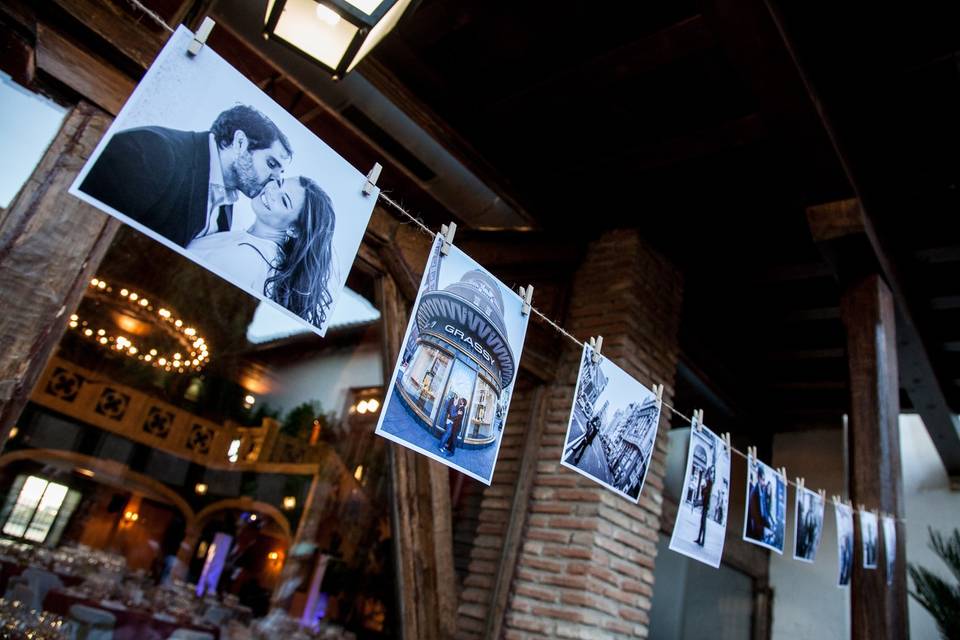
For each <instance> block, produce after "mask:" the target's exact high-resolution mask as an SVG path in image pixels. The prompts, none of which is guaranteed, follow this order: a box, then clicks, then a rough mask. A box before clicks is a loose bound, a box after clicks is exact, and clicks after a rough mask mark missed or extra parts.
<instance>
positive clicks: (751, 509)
mask: <svg viewBox="0 0 960 640" xmlns="http://www.w3.org/2000/svg"><path fill="white" fill-rule="evenodd" d="M744 511H745V513H744V515H743V539H744V540H746V541H747V542H752V543H753V544H756V545H759V546H761V547H766V548H767V549H771V550H773V551H776V552H777V553H779V554H781V555H783V540H784V538H785V537H786V529H787V483H786V479H785V478H784V477H783V476H782V475H780V473H778V472H777V471H776V470H775V469H773V467H770V466H769V465H767V464H766V463H764V462H761V461H760V460H757V459H756V458H753V457H750V458H747V508H746V509H745V510H744Z"/></svg>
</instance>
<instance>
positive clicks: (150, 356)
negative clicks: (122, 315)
mask: <svg viewBox="0 0 960 640" xmlns="http://www.w3.org/2000/svg"><path fill="white" fill-rule="evenodd" d="M90 289H91V294H92V295H93V296H95V297H99V298H108V302H111V303H114V304H115V303H116V302H117V301H116V300H115V297H116V296H117V295H119V297H120V299H121V300H120V302H127V303H129V305H130V309H131V310H132V311H133V312H134V313H136V314H138V315H141V316H142V314H143V313H144V312H145V311H146V312H147V313H150V312H153V313H155V314H156V316H157V319H156V320H153V322H154V324H157V325H159V326H160V327H161V328H163V329H164V331H165V332H166V333H167V334H168V335H170V336H171V337H173V338H174V339H176V341H177V342H178V343H179V348H180V349H181V350H187V349H190V357H189V358H184V357H183V356H182V354H181V353H180V351H175V352H174V353H173V355H172V356H165V355H161V354H160V352H159V351H158V350H157V349H156V348H151V347H148V346H146V345H143V344H136V343H135V342H134V339H133V338H131V337H129V336H127V335H123V334H121V333H117V334H116V335H114V334H113V333H112V331H109V330H108V329H105V328H91V326H90V323H91V321H88V320H84V319H82V318H81V317H80V316H79V315H78V314H76V313H74V314H71V315H70V320H69V322H68V326H69V328H70V329H75V330H77V331H78V333H79V334H80V335H81V336H83V337H86V338H90V339H92V340H93V342H94V344H96V345H98V346H101V347H107V348H108V349H110V350H112V351H115V352H117V353H120V354H123V355H125V356H127V357H128V358H136V359H137V360H138V361H140V362H143V363H144V364H149V365H150V366H152V367H157V368H162V369H164V370H165V371H176V372H177V373H185V372H186V371H188V370H189V371H194V372H196V371H200V370H201V369H202V368H203V366H204V365H205V364H206V363H207V362H208V361H209V360H210V358H211V354H210V350H209V348H208V347H207V343H206V340H205V339H204V338H203V337H201V336H199V335H198V333H197V329H196V328H195V327H186V326H185V325H184V322H183V320H182V319H180V318H175V317H174V315H173V312H171V311H170V310H169V309H166V308H159V309H157V310H156V311H154V308H153V306H152V305H151V304H150V299H149V298H147V297H144V296H143V295H141V294H139V293H137V292H136V291H131V290H130V289H128V288H126V287H123V288H121V289H120V290H119V292H117V293H114V289H113V287H111V286H110V285H109V283H107V282H106V281H105V280H103V279H102V278H92V279H91V280H90ZM94 327H95V325H94Z"/></svg>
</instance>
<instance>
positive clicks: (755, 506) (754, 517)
mask: <svg viewBox="0 0 960 640" xmlns="http://www.w3.org/2000/svg"><path fill="white" fill-rule="evenodd" d="M771 526H773V521H772V518H771V517H770V498H769V495H768V494H767V483H766V479H765V478H764V473H763V467H762V466H759V465H758V466H757V482H756V484H754V485H753V487H752V488H751V489H750V497H749V502H748V504H747V536H748V537H749V538H752V539H753V540H761V541H762V540H763V533H764V529H766V528H769V527H771Z"/></svg>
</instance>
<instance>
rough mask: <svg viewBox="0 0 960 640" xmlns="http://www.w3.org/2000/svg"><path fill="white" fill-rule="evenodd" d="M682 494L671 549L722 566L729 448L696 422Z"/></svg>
mask: <svg viewBox="0 0 960 640" xmlns="http://www.w3.org/2000/svg"><path fill="white" fill-rule="evenodd" d="M681 498H682V499H681V502H680V505H679V507H678V509H677V521H676V523H675V524H674V525H673V535H672V536H671V537H670V549H671V550H672V551H676V552H677V553H682V554H683V555H685V556H688V557H690V558H693V559H694V560H699V561H700V562H702V563H704V564H708V565H710V566H711V567H715V568H716V567H719V566H720V560H721V558H722V557H723V543H724V539H725V538H726V534H727V503H728V501H729V499H730V450H729V449H727V444H726V443H725V442H724V441H723V439H722V438H720V437H719V436H717V434H715V433H714V432H712V431H710V429H708V428H706V427H704V426H699V425H697V424H696V423H695V424H694V426H693V427H691V429H690V447H689V449H688V451H687V471H686V474H684V476H683V494H682V496H681Z"/></svg>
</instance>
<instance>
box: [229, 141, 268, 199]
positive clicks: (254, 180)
mask: <svg viewBox="0 0 960 640" xmlns="http://www.w3.org/2000/svg"><path fill="white" fill-rule="evenodd" d="M233 174H234V178H235V180H236V184H237V189H239V190H240V192H241V193H242V194H243V195H245V196H247V197H248V198H255V197H257V196H258V195H260V192H261V191H262V190H263V186H264V184H266V182H263V183H261V182H260V180H259V177H258V176H257V171H256V169H254V167H253V155H252V154H251V153H250V152H249V151H247V152H245V153H243V154H242V155H240V156H237V159H236V160H235V161H234V163H233Z"/></svg>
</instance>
